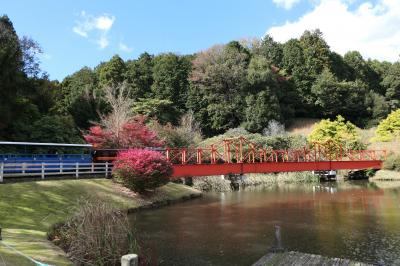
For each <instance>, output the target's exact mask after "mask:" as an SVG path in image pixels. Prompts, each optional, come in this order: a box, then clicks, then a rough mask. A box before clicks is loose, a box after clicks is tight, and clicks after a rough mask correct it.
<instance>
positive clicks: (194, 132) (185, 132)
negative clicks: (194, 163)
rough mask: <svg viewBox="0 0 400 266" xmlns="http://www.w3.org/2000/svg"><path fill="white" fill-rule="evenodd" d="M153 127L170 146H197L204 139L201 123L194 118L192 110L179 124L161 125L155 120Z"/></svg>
mask: <svg viewBox="0 0 400 266" xmlns="http://www.w3.org/2000/svg"><path fill="white" fill-rule="evenodd" d="M151 128H152V129H153V130H154V131H155V132H157V133H158V136H159V137H160V138H161V139H162V140H164V141H165V145H166V146H167V147H169V148H177V147H179V148H180V147H196V146H197V145H198V143H199V142H200V141H201V140H202V136H201V131H200V125H199V124H198V123H197V122H196V121H195V120H194V116H193V113H192V112H189V113H187V114H185V115H183V116H182V118H181V120H180V123H179V125H178V126H173V125H171V124H170V123H168V124H166V125H161V124H160V123H158V121H155V120H154V121H152V123H151Z"/></svg>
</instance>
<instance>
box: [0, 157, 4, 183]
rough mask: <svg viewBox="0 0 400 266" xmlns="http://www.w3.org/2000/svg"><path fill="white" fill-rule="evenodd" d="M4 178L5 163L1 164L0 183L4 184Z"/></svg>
mask: <svg viewBox="0 0 400 266" xmlns="http://www.w3.org/2000/svg"><path fill="white" fill-rule="evenodd" d="M3 176H4V162H1V164H0V183H3Z"/></svg>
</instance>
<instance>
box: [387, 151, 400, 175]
mask: <svg viewBox="0 0 400 266" xmlns="http://www.w3.org/2000/svg"><path fill="white" fill-rule="evenodd" d="M383 169H386V170H396V171H400V154H394V153H391V154H389V156H388V157H387V158H386V160H385V161H384V162H383Z"/></svg>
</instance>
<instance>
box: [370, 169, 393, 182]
mask: <svg viewBox="0 0 400 266" xmlns="http://www.w3.org/2000/svg"><path fill="white" fill-rule="evenodd" d="M369 180H370V181H400V172H398V171H391V170H379V171H378V172H376V173H375V175H374V176H373V177H371V178H370V179H369Z"/></svg>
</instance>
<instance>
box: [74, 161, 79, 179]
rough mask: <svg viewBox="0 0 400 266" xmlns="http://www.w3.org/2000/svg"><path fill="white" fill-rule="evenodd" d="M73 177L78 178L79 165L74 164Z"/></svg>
mask: <svg viewBox="0 0 400 266" xmlns="http://www.w3.org/2000/svg"><path fill="white" fill-rule="evenodd" d="M75 177H76V178H78V177H79V163H76V164H75Z"/></svg>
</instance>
